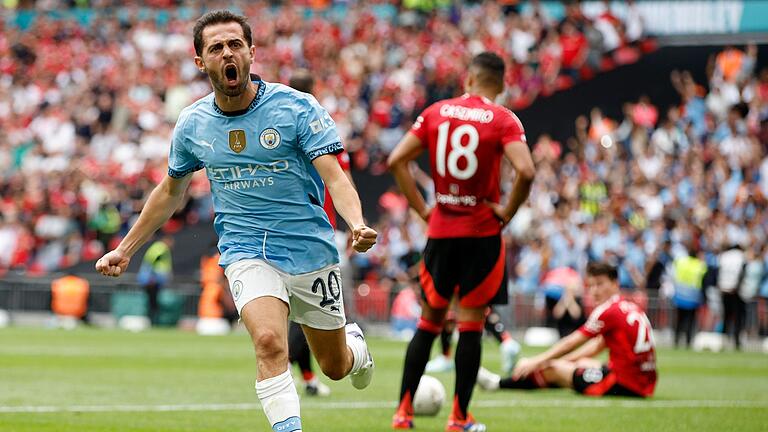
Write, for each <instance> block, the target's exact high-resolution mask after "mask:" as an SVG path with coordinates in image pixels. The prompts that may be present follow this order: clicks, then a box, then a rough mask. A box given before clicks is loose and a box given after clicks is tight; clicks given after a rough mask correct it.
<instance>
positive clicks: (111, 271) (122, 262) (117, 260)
mask: <svg viewBox="0 0 768 432" xmlns="http://www.w3.org/2000/svg"><path fill="white" fill-rule="evenodd" d="M130 261H131V258H130V257H129V256H127V255H125V254H124V253H122V252H120V251H118V250H113V251H111V252H108V253H106V254H105V255H104V256H103V257H101V258H99V260H98V261H96V271H97V272H99V273H101V274H103V275H104V276H113V277H118V276H120V275H121V274H123V272H125V269H126V268H128V263H129V262H130Z"/></svg>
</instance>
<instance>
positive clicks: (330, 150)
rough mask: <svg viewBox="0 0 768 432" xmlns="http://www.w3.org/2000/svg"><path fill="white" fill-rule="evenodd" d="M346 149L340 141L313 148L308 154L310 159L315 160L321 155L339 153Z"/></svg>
mask: <svg viewBox="0 0 768 432" xmlns="http://www.w3.org/2000/svg"><path fill="white" fill-rule="evenodd" d="M343 151H344V146H343V145H341V143H340V142H337V143H333V144H329V145H327V146H325V147H323V148H319V149H317V150H312V151H311V152H309V154H307V156H309V160H315V159H317V158H319V157H320V156H325V155H327V154H339V153H341V152H343Z"/></svg>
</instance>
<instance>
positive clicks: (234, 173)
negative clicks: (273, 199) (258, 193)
mask: <svg viewBox="0 0 768 432" xmlns="http://www.w3.org/2000/svg"><path fill="white" fill-rule="evenodd" d="M289 168H290V165H289V164H288V161H287V160H285V159H280V160H276V161H274V162H270V163H263V164H261V163H255V164H247V165H236V166H230V167H222V168H216V167H210V168H208V171H209V172H210V174H211V180H219V181H222V180H223V181H228V180H240V179H244V178H248V177H252V176H256V175H258V174H277V173H281V172H283V171H287V170H288V169H289Z"/></svg>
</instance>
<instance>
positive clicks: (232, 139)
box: [229, 129, 246, 153]
mask: <svg viewBox="0 0 768 432" xmlns="http://www.w3.org/2000/svg"><path fill="white" fill-rule="evenodd" d="M245 146H246V142H245V131H244V130H242V129H235V130H231V131H229V148H231V149H232V151H233V152H235V153H240V152H242V151H243V150H245Z"/></svg>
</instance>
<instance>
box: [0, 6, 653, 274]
mask: <svg viewBox="0 0 768 432" xmlns="http://www.w3.org/2000/svg"><path fill="white" fill-rule="evenodd" d="M70 3H72V4H70ZM88 3H90V5H91V6H92V7H93V8H92V9H77V8H72V9H69V10H67V9H66V8H67V7H70V6H72V5H74V4H76V5H78V6H82V5H84V4H86V3H81V2H57V1H51V2H37V3H36V5H35V7H36V8H37V10H33V11H29V10H27V11H20V12H19V13H17V14H16V15H12V18H11V19H9V20H6V21H3V22H0V28H1V29H2V32H0V58H1V59H2V60H0V167H1V169H2V172H3V174H2V176H0V195H1V196H2V200H0V214H2V220H1V221H0V271H4V270H7V269H10V268H12V269H17V270H25V271H29V272H32V273H41V272H47V271H51V270H54V269H57V268H60V267H65V266H68V265H71V264H73V263H76V262H78V261H80V260H81V259H93V258H95V257H97V256H98V255H99V253H100V252H101V251H102V250H103V249H104V248H106V247H109V245H110V244H114V242H115V241H117V240H118V239H119V236H120V235H122V234H124V233H125V231H126V230H127V227H129V226H130V224H131V222H132V221H133V219H134V218H135V217H136V214H137V212H138V211H139V210H140V208H141V206H142V202H143V199H144V198H145V194H146V193H147V192H148V191H149V190H151V185H153V184H156V183H157V182H158V181H159V179H160V178H161V177H162V176H163V175H164V173H165V167H166V157H167V153H168V147H169V137H170V133H171V130H172V127H173V123H174V122H175V120H176V118H177V116H178V114H179V112H180V110H181V109H182V108H183V107H184V106H186V105H187V104H189V103H191V102H192V101H194V100H196V99H197V98H199V97H201V96H203V95H205V94H207V93H208V92H209V91H210V87H209V84H208V82H207V80H206V79H205V75H203V74H200V73H199V71H198V70H197V69H196V68H195V66H194V63H193V62H192V61H191V56H192V53H193V51H192V44H191V38H190V36H189V35H190V34H191V23H192V22H193V21H194V17H196V16H198V15H199V14H200V13H201V11H202V6H201V5H200V4H199V3H198V2H170V1H147V2H144V6H146V7H140V6H136V5H135V3H132V6H125V7H123V6H120V4H121V2H113V1H107V0H102V1H94V2H88ZM219 3H220V4H218V3H217V4H206V7H207V8H215V7H224V6H229V2H219ZM225 3H226V5H225ZM404 3H406V5H408V6H413V7H416V8H417V9H409V8H407V7H405V6H404V5H400V4H398V2H389V1H369V2H353V3H350V4H347V3H345V2H338V3H337V2H333V3H332V2H328V1H307V2H294V3H293V4H292V5H288V6H274V5H270V4H267V3H264V2H237V3H236V8H237V9H239V10H240V11H242V12H243V13H244V14H245V15H247V16H250V17H254V20H256V19H257V18H255V17H259V18H258V24H259V25H256V26H254V29H255V31H254V35H253V37H254V44H255V45H256V47H257V56H258V58H259V59H261V61H260V62H258V65H256V66H255V67H254V70H253V72H256V73H259V74H261V75H262V76H263V77H264V78H265V79H267V80H270V81H281V82H286V81H287V80H288V78H289V77H290V75H291V73H292V71H293V70H294V69H295V68H296V67H299V66H301V67H307V68H309V69H310V70H312V71H314V72H315V73H316V74H317V80H316V81H317V82H318V86H317V92H316V94H317V95H318V99H319V100H320V102H321V103H322V104H323V105H324V106H325V107H326V108H327V109H328V110H329V111H330V112H331V113H332V115H333V116H334V119H335V120H336V121H337V123H338V127H339V131H340V133H341V134H342V137H343V138H344V139H345V143H346V145H347V148H348V150H349V152H350V154H351V155H352V157H353V168H354V169H358V170H361V169H364V170H371V171H372V172H378V173H380V172H383V170H384V163H383V161H384V159H385V158H386V155H387V154H388V153H389V151H390V150H391V149H392V147H393V146H394V145H395V144H396V143H397V141H398V139H399V138H400V137H401V136H402V135H403V134H404V132H405V130H407V129H406V127H407V126H409V124H410V122H411V120H412V119H413V116H414V112H417V111H418V110H420V109H421V108H423V107H424V106H426V105H427V104H429V103H431V102H434V101H436V100H438V99H441V98H444V97H448V96H452V95H453V94H455V93H456V92H457V91H459V90H460V86H461V78H462V77H461V76H460V73H461V72H460V68H459V66H458V65H462V64H465V63H466V60H467V59H468V58H469V57H470V56H471V55H473V54H474V53H476V52H479V51H482V50H487V49H491V50H495V51H499V52H503V53H505V56H506V57H507V58H509V61H510V64H511V66H512V67H511V68H510V70H511V72H510V74H509V76H508V77H507V81H508V83H509V91H508V92H507V94H506V96H505V98H506V101H505V102H506V103H507V104H508V105H510V106H513V107H516V108H520V107H523V106H526V105H527V104H529V103H531V102H532V101H533V100H534V99H535V98H536V97H537V96H538V95H539V94H544V95H546V94H551V93H552V92H554V91H556V90H557V89H561V88H565V87H567V86H569V85H571V84H572V83H574V82H575V81H577V80H580V79H584V78H589V77H591V76H592V75H593V74H594V72H595V71H598V70H601V69H605V68H609V67H612V66H613V65H615V64H622V63H627V62H631V61H634V60H635V59H636V58H637V57H638V55H639V54H640V52H641V50H640V49H639V48H637V46H638V44H637V43H638V41H640V38H641V36H642V22H641V21H640V19H639V15H637V14H636V13H630V14H629V16H628V19H627V22H626V23H624V22H622V21H621V20H619V19H618V18H617V17H616V16H615V15H613V14H612V13H611V12H610V11H609V10H606V11H604V12H603V13H602V14H600V15H598V16H595V17H593V18H591V19H588V18H587V17H585V16H584V15H583V14H582V12H581V9H580V7H579V5H578V3H574V4H572V5H569V6H568V7H567V8H566V15H565V18H564V19H563V20H561V21H559V22H556V21H554V20H552V19H550V18H549V17H547V15H546V13H545V11H544V9H543V8H542V7H541V5H539V4H538V2H532V7H530V8H528V9H525V10H523V11H519V10H518V9H516V8H512V7H502V6H500V5H499V4H497V3H495V2H484V3H468V4H466V5H462V6H452V7H448V8H445V9H440V10H437V11H429V10H425V9H429V8H425V7H424V5H421V4H420V2H404ZM306 6H309V7H306ZM419 8H420V9H419ZM62 10H63V12H62ZM21 12H25V13H21ZM68 12H69V13H68ZM192 190H193V193H192V196H191V199H190V200H189V202H188V205H187V206H186V207H185V208H184V210H182V211H180V212H179V213H178V214H177V215H176V217H175V218H174V220H173V221H172V223H171V224H169V226H166V230H170V231H173V230H174V229H178V227H179V226H181V224H183V223H185V222H194V221H196V220H198V219H200V218H203V219H207V218H210V208H211V207H210V203H209V202H208V200H207V199H206V196H207V184H206V181H205V178H204V176H203V175H202V174H200V175H198V177H197V178H196V181H195V184H194V186H193V188H192Z"/></svg>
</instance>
